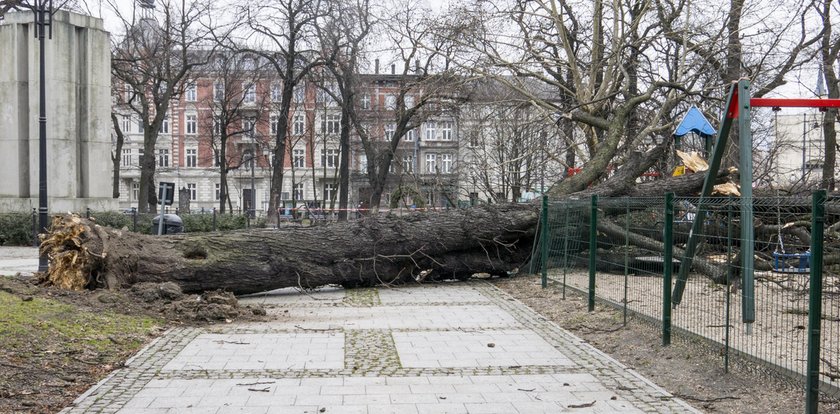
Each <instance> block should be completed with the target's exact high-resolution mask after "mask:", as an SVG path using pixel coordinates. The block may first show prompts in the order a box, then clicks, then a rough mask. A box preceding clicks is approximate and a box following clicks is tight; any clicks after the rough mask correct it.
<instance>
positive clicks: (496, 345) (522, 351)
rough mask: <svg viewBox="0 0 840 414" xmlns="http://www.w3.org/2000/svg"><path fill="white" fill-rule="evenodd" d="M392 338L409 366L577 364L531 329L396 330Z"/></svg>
mask: <svg viewBox="0 0 840 414" xmlns="http://www.w3.org/2000/svg"><path fill="white" fill-rule="evenodd" d="M393 337H394V344H395V345H396V347H397V354H399V356H400V362H401V363H402V366H404V367H408V368H434V367H442V368H456V367H487V366H493V367H496V366H527V365H574V362H572V360H570V359H569V358H567V357H566V356H565V355H563V354H562V353H561V352H560V351H558V350H557V349H555V348H554V347H553V346H551V344H549V343H548V342H546V341H545V340H544V339H542V338H541V337H540V336H539V335H537V334H536V333H534V332H533V331H530V330H498V331H484V332H428V331H427V332H394V333H393Z"/></svg>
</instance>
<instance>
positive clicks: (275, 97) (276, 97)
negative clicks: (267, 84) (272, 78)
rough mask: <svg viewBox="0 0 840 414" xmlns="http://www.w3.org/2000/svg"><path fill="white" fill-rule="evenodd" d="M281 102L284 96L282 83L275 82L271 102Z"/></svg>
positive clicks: (272, 85)
mask: <svg viewBox="0 0 840 414" xmlns="http://www.w3.org/2000/svg"><path fill="white" fill-rule="evenodd" d="M281 100H283V94H282V89H281V88H280V82H274V83H272V84H271V102H280V101H281Z"/></svg>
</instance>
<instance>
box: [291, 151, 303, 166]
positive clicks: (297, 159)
mask: <svg viewBox="0 0 840 414" xmlns="http://www.w3.org/2000/svg"><path fill="white" fill-rule="evenodd" d="M292 164H293V165H294V166H295V168H304V167H305V166H306V152H305V151H304V150H302V149H294V150H292Z"/></svg>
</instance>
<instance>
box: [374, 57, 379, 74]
mask: <svg viewBox="0 0 840 414" xmlns="http://www.w3.org/2000/svg"><path fill="white" fill-rule="evenodd" d="M373 73H374V74H376V75H378V74H379V59H376V60H374V63H373Z"/></svg>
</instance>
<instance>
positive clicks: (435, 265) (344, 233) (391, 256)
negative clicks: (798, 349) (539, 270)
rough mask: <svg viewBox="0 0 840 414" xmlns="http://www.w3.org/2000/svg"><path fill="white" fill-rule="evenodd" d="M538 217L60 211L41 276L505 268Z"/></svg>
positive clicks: (215, 285) (498, 271)
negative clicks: (285, 222) (235, 226)
mask: <svg viewBox="0 0 840 414" xmlns="http://www.w3.org/2000/svg"><path fill="white" fill-rule="evenodd" d="M643 164H644V163H643V162H642V163H638V164H637V165H643ZM628 167H629V166H628ZM627 170H628V171H629V170H631V168H627ZM698 176H699V174H698ZM613 178H614V179H621V178H622V177H621V174H616V176H614V177H613ZM686 180H687V178H686V177H673V178H669V179H664V180H661V181H659V182H657V183H659V186H647V187H642V188H641V189H639V187H641V186H638V187H637V188H636V190H635V191H633V192H632V194H633V195H636V196H654V195H660V194H662V190H663V187H664V188H667V185H668V183H669V182H678V183H681V182H683V181H686ZM700 185H702V180H699V181H696V185H695V187H694V188H693V189H692V191H691V192H694V191H696V190H697V188H699V186H700ZM604 188H605V189H607V190H605V192H603V193H602V194H603V195H607V196H608V195H615V194H616V193H617V191H619V189H620V190H621V191H626V188H625V187H624V186H611V185H604ZM686 188H687V187H686ZM538 215H539V206H538V204H537V203H531V204H491V205H483V206H476V207H472V208H468V209H462V210H446V211H443V212H428V213H426V212H417V213H412V215H410V216H406V217H397V216H392V215H388V216H384V217H378V216H371V217H368V218H366V219H362V220H359V221H353V222H338V223H334V224H332V225H327V226H316V227H286V228H282V229H280V230H275V229H265V230H257V231H254V230H251V231H238V232H228V233H209V234H208V233H204V234H183V235H172V236H166V237H155V236H147V235H141V234H136V233H129V232H124V231H122V230H116V229H111V228H106V227H102V226H99V225H96V223H95V221H90V220H86V219H81V218H78V217H72V216H59V217H56V219H55V220H54V223H53V227H52V229H51V231H50V235H49V237H48V238H47V239H46V240H45V241H44V242H43V244H42V246H41V248H42V249H43V250H45V251H46V252H47V253H48V254H49V255H50V257H51V263H50V267H49V270H48V272H47V273H46V274H45V275H44V276H43V278H44V279H45V280H47V281H48V282H49V283H52V284H55V285H58V286H62V287H65V288H73V289H83V288H100V287H105V288H120V287H123V286H129V285H132V284H135V283H141V282H167V281H171V282H175V283H177V284H178V285H180V286H181V287H182V289H183V290H184V291H186V292H199V291H205V290H213V289H225V290H228V291H231V292H233V293H235V294H246V293H254V292H261V291H266V290H271V289H278V288H284V287H295V286H296V287H302V288H314V287H317V286H322V285H327V284H340V285H344V286H356V285H372V284H382V283H404V282H409V281H416V280H423V279H435V278H456V279H457V278H469V277H470V276H471V275H473V274H476V273H489V274H492V275H503V274H506V273H507V272H509V271H515V269H517V268H520V267H522V266H523V265H524V264H525V262H526V261H527V260H528V255H529V253H530V252H531V246H532V243H533V240H534V233H535V227H536V224H537V217H538ZM604 226H606V225H604ZM599 229H601V226H599ZM602 230H603V231H607V232H608V231H613V230H615V229H613V228H610V227H604V228H603V229H602ZM615 231H618V230H615ZM636 239H638V240H639V241H638V243H642V244H644V245H643V246H642V247H645V246H660V247H661V244H662V243H661V242H658V241H655V240H652V239H650V240H648V239H647V238H644V236H639V238H634V240H636ZM657 243H658V244H657ZM695 263H699V264H698V265H695V266H702V265H703V263H700V262H697V261H695ZM709 273H711V271H710V272H709Z"/></svg>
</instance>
